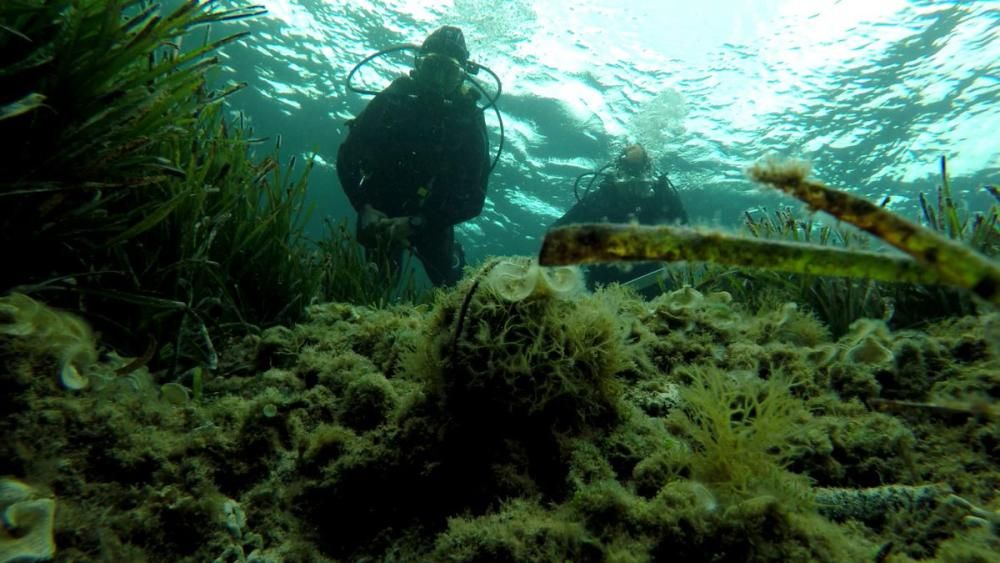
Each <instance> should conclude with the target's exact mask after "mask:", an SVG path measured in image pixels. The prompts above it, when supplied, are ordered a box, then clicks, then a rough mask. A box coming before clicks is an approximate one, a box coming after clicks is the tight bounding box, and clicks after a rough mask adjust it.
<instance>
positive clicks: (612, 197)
mask: <svg viewBox="0 0 1000 563" xmlns="http://www.w3.org/2000/svg"><path fill="white" fill-rule="evenodd" d="M587 175H593V177H592V178H591V181H590V184H588V188H589V189H587V190H586V191H585V193H584V194H583V196H582V197H581V196H580V195H579V192H578V191H577V190H578V188H579V185H580V180H581V179H583V177H585V176H587ZM598 178H600V182H599V183H598V186H597V188H593V183H594V181H595V180H596V179H598ZM573 191H574V193H575V194H576V195H577V202H576V204H575V205H573V207H571V208H570V210H569V211H567V212H566V214H565V215H563V216H562V217H561V218H559V220H557V221H556V222H555V223H553V224H552V226H553V227H559V226H562V225H568V224H572V223H639V224H641V225H658V224H665V223H666V224H671V223H687V222H688V217H687V212H686V211H685V210H684V205H683V204H682V203H681V198H680V196H679V195H678V194H677V189H676V188H675V187H674V185H673V184H672V183H671V182H670V179H669V178H667V176H666V175H665V174H657V173H656V172H655V171H654V170H653V162H652V159H650V158H649V154H648V153H647V152H646V150H645V149H644V148H643V147H642V145H639V144H638V143H635V144H630V145H628V146H626V147H625V148H624V149H623V150H622V152H621V154H619V155H618V158H617V159H615V161H614V162H612V163H610V164H607V165H605V166H603V167H602V168H601V169H599V170H596V171H594V172H588V173H585V174H581V175H580V176H578V177H577V179H576V182H575V184H574V186H573ZM658 269H660V265H659V264H636V265H633V266H631V267H628V268H622V267H620V266H616V265H605V264H599V265H594V266H589V267H587V268H586V269H585V274H586V278H587V287H588V288H590V289H594V288H596V287H597V286H600V285H607V284H609V283H612V282H618V283H626V282H629V281H631V280H634V279H636V278H639V277H641V276H643V275H645V274H650V273H652V272H654V271H656V270H658Z"/></svg>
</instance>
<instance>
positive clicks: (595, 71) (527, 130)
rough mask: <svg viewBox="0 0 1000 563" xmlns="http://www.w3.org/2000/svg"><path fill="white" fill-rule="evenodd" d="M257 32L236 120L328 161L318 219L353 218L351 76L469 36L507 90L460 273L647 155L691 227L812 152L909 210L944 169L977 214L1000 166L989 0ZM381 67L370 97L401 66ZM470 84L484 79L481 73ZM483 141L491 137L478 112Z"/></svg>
mask: <svg viewBox="0 0 1000 563" xmlns="http://www.w3.org/2000/svg"><path fill="white" fill-rule="evenodd" d="M261 4H263V5H264V6H266V7H267V8H268V10H269V13H268V15H266V16H265V17H263V18H261V19H255V20H253V21H252V22H246V23H245V24H244V25H246V26H252V28H253V30H254V34H253V36H251V37H249V38H248V39H246V40H245V42H243V43H242V45H241V46H239V47H235V48H233V49H230V50H228V51H227V52H228V53H229V55H230V56H229V58H228V61H227V65H228V66H229V67H230V69H231V74H230V76H229V77H230V78H232V79H238V80H248V81H249V82H250V85H251V88H250V89H249V90H248V91H246V92H243V93H240V94H239V95H238V96H237V97H236V98H235V99H234V102H233V105H234V107H236V108H238V109H246V110H247V112H248V113H249V114H251V115H253V116H254V118H255V119H256V124H257V127H258V132H259V133H262V134H269V135H274V134H276V133H278V132H281V133H282V134H283V136H284V141H285V142H286V143H287V144H290V145H291V146H293V147H295V149H297V150H300V151H302V152H303V153H307V152H310V151H317V152H318V154H319V155H320V157H321V158H322V159H323V161H324V162H325V163H327V164H326V166H324V167H321V168H320V169H319V170H317V171H316V172H315V175H316V180H315V181H314V182H313V184H312V186H311V190H312V195H313V197H314V198H315V199H316V200H317V201H318V202H319V204H320V205H319V207H318V209H317V221H318V218H319V217H320V216H324V215H330V216H334V217H341V216H351V215H353V212H352V210H351V209H350V207H349V205H348V204H347V201H346V199H345V198H344V197H343V196H342V195H341V193H340V190H339V187H338V185H337V180H336V177H335V175H334V173H333V171H332V163H333V161H334V160H335V158H336V148H337V146H338V145H339V143H340V141H341V140H342V139H343V138H344V136H345V135H346V127H345V126H344V122H345V121H346V120H347V119H349V118H350V117H352V116H353V115H355V114H357V113H358V112H360V110H361V109H362V108H363V107H364V104H366V103H367V101H368V98H367V97H365V96H360V95H358V94H354V93H351V92H348V91H347V89H346V87H345V78H346V76H347V73H348V72H349V71H350V70H351V68H352V67H353V66H354V65H355V64H356V63H357V62H358V61H360V60H361V59H362V58H363V57H365V56H367V55H370V54H372V53H374V52H375V51H378V50H380V49H384V48H386V47H389V46H393V45H397V44H402V43H416V44H419V43H420V42H421V41H422V40H423V38H424V37H425V36H426V35H427V34H428V33H429V32H430V31H432V30H434V29H436V28H437V27H439V26H441V25H456V26H459V27H461V28H462V29H463V31H464V32H465V36H466V41H467V43H468V45H469V49H470V51H471V58H472V60H474V61H476V62H479V63H481V64H484V65H486V66H487V67H489V68H491V69H492V70H493V71H495V72H496V73H497V74H498V75H499V76H500V78H501V80H502V81H503V88H504V93H503V95H502V96H501V99H500V102H499V106H500V108H501V110H502V113H503V119H504V123H505V125H506V142H505V147H504V154H503V156H502V158H501V161H500V165H499V166H498V167H497V169H496V171H495V172H494V174H493V176H492V177H491V180H490V193H489V196H488V200H487V203H486V209H485V211H484V213H483V214H482V215H481V216H480V217H479V218H477V219H475V220H473V221H471V222H469V223H466V224H465V225H463V226H461V227H460V229H459V233H460V237H461V238H462V240H463V244H465V246H466V252H467V253H468V254H469V256H470V258H472V260H473V261H475V260H476V259H480V258H482V257H485V256H488V255H490V254H518V253H525V254H530V253H533V252H535V251H536V250H537V248H538V244H539V241H540V237H541V235H542V234H543V233H544V230H545V227H546V226H548V225H549V224H551V222H553V221H554V220H555V219H557V218H558V217H559V216H560V215H561V214H562V213H563V212H565V210H566V209H568V208H569V207H570V205H571V204H572V203H573V201H574V200H573V190H572V183H573V180H574V179H575V177H576V176H577V175H578V174H580V173H582V172H585V171H588V170H592V169H595V168H597V167H600V166H601V165H603V164H605V163H607V162H609V161H610V160H611V158H612V157H613V156H614V155H615V154H617V150H619V148H620V146H621V145H623V144H624V142H625V141H626V140H628V141H639V142H642V143H644V144H645V146H646V147H647V149H648V150H650V152H651V153H652V155H653V156H654V159H655V163H656V166H657V167H658V168H659V169H660V170H661V171H663V172H666V173H668V174H669V175H670V177H671V178H672V179H673V181H674V183H675V184H676V185H677V186H678V188H679V189H681V190H682V193H683V198H684V202H685V205H686V206H687V208H688V210H689V213H690V214H691V215H692V217H693V219H694V222H696V223H705V222H709V223H715V224H721V225H735V224H737V223H738V222H740V221H741V214H742V212H743V211H744V210H745V209H747V208H754V207H759V206H770V207H775V206H776V205H780V204H782V203H787V202H789V201H790V200H787V199H780V198H778V197H776V196H774V195H773V194H770V193H768V194H761V193H758V190H757V189H756V188H755V187H754V186H753V185H752V184H751V183H749V182H748V181H747V180H746V178H745V173H744V170H745V168H746V167H747V166H748V165H749V164H751V163H753V162H754V161H756V160H758V159H760V158H762V157H763V156H766V155H768V154H780V155H782V156H787V157H799V158H805V159H807V160H809V161H810V162H812V164H813V168H814V170H815V173H816V174H817V176H819V177H822V178H824V180H825V181H827V183H829V184H830V185H832V186H838V187H842V188H844V189H849V190H852V191H855V192H856V193H859V194H861V195H864V196H865V197H868V198H869V199H871V200H876V201H877V200H881V199H882V198H883V197H885V196H886V195H892V196H893V201H892V203H891V206H892V208H894V209H898V210H899V211H901V212H903V213H907V214H910V215H911V216H914V215H915V213H916V211H917V208H916V195H917V193H918V192H919V191H928V190H931V189H933V186H934V185H935V182H936V176H937V166H936V161H937V159H938V158H939V157H940V156H941V155H946V156H947V157H948V158H949V166H950V171H951V175H952V177H953V180H954V186H955V189H956V190H958V191H959V192H960V193H961V194H962V197H960V198H958V199H960V200H962V201H963V202H965V203H966V204H967V205H970V206H972V208H973V209H981V208H983V207H985V206H987V205H988V203H989V197H988V196H987V195H986V194H984V193H982V192H981V189H980V186H981V184H983V183H985V182H988V181H991V180H990V179H991V175H992V177H995V171H996V170H997V168H998V167H1000V143H998V142H997V140H996V135H995V131H997V130H1000V109H998V105H997V103H996V101H997V100H998V99H1000V82H998V80H997V78H996V77H997V75H998V74H1000V68H998V63H997V61H998V60H1000V31H998V30H1000V3H997V2H988V1H986V2H982V1H981V2H936V1H907V0H890V1H885V2H866V1H863V0H849V1H841V2H808V3H803V2H794V1H780V0H764V1H750V0H709V1H707V2H698V3H692V4H688V3H678V2H654V1H648V2H643V1H638V2H628V3H618V2H610V1H605V2H602V1H593V0H585V1H581V2H577V1H572V2H571V1H565V2H564V1H552V2H529V1H526V0H515V1H511V2H504V3H503V8H502V9H497V7H496V5H495V4H494V3H493V2H489V1H479V0H456V1H453V2H449V1H435V2H406V1H389V2H346V1H321V0H264V1H263V2H261ZM411 62H412V61H411V60H410V58H409V56H407V55H401V54H398V53H397V54H394V55H389V56H386V57H383V58H381V59H377V60H376V61H375V64H372V65H367V66H366V67H364V68H363V71H362V72H361V73H360V74H359V78H360V80H358V82H359V83H360V84H363V85H365V86H367V87H369V88H373V89H376V90H377V89H379V88H380V87H381V86H383V85H385V84H387V83H388V82H389V81H390V80H391V79H392V78H393V77H395V76H397V75H399V74H401V73H405V72H406V71H407V70H408V69H409V68H410V64H411ZM480 79H481V80H482V81H483V82H484V83H486V84H487V85H490V80H488V79H487V78H485V77H480ZM487 123H488V125H490V131H491V144H492V146H493V148H494V149H495V148H496V144H497V141H498V129H497V123H496V119H495V117H494V116H493V114H492V112H488V113H487Z"/></svg>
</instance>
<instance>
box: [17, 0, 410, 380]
mask: <svg viewBox="0 0 1000 563" xmlns="http://www.w3.org/2000/svg"><path fill="white" fill-rule="evenodd" d="M262 12H263V9H262V8H261V7H259V6H244V7H236V8H230V9H219V8H218V7H216V5H215V3H213V2H208V1H202V0H187V1H185V2H182V3H180V5H179V6H178V7H177V8H176V9H175V10H173V11H171V12H168V13H161V6H160V5H159V4H157V3H152V2H148V1H145V0H10V1H9V2H6V1H5V2H4V3H3V4H2V6H0V53H2V54H0V134H2V136H3V137H4V138H5V139H10V140H16V142H13V143H10V144H9V146H8V148H7V149H6V150H5V151H4V152H3V153H0V206H2V208H3V209H4V213H3V217H2V219H0V238H2V240H3V241H4V245H5V249H6V254H5V257H6V260H7V262H6V264H7V267H4V268H2V269H0V290H3V291H8V290H11V289H13V288H17V289H18V291H21V292H24V293H31V294H35V295H38V296H40V297H41V298H43V299H44V300H45V301H47V302H50V303H55V304H59V305H61V306H63V307H66V308H69V309H74V310H79V311H82V312H83V313H84V314H85V315H86V316H87V317H88V318H89V319H90V320H91V322H93V323H95V324H96V326H97V328H98V329H99V330H100V331H101V332H102V334H103V335H104V337H105V339H106V340H109V341H110V342H112V343H114V344H115V345H116V346H118V347H121V348H123V349H125V350H130V351H132V352H134V353H138V352H139V351H141V350H144V349H146V348H147V347H148V346H149V345H150V343H153V346H156V347H157V348H158V350H159V351H160V356H161V357H162V358H163V359H171V360H172V361H173V362H174V363H176V362H177V361H178V360H181V359H186V361H187V362H194V363H197V364H204V365H206V366H208V367H214V366H215V363H216V362H215V352H214V345H213V341H217V340H219V339H220V338H222V337H225V336H227V335H231V334H244V333H247V332H257V331H259V330H260V329H261V328H263V327H267V326H270V325H274V324H278V323H288V322H292V321H294V320H297V319H299V318H301V316H302V313H303V311H304V310H305V307H306V306H307V305H308V304H309V303H310V302H312V301H313V300H315V299H321V298H324V297H328V298H338V299H344V300H353V301H355V302H361V303H376V302H382V303H386V302H388V300H389V298H388V297H387V296H389V295H390V293H391V291H392V290H393V288H394V287H395V282H396V281H397V280H398V278H399V276H398V274H397V273H395V272H392V271H389V270H387V269H382V270H381V271H380V272H377V275H371V272H370V269H369V268H367V264H366V263H365V262H364V260H363V258H359V251H358V250H357V249H356V244H355V243H354V241H353V239H350V240H344V239H343V238H332V239H331V242H327V243H325V244H323V245H321V246H319V247H317V246H316V245H315V244H313V243H311V242H310V241H307V240H306V238H305V236H304V234H303V228H304V225H305V221H306V220H307V218H308V209H307V206H306V185H307V184H306V179H307V176H308V174H309V171H310V169H311V167H312V162H311V159H310V160H309V161H307V162H305V163H304V165H302V166H299V167H298V169H296V166H295V161H296V157H295V156H291V157H290V158H287V160H286V159H285V158H283V157H282V155H281V146H280V145H281V143H280V138H279V140H278V142H277V143H275V145H274V148H273V150H271V151H269V152H267V153H266V154H265V155H264V156H263V157H259V156H257V154H256V151H255V150H254V148H255V145H256V140H254V139H252V138H251V137H252V131H251V130H250V129H249V127H248V126H246V125H245V124H244V118H243V116H242V115H238V116H234V115H227V109H226V105H225V104H226V99H227V97H229V96H230V95H232V94H233V93H235V92H238V91H239V90H240V89H241V88H242V87H243V86H244V85H243V84H238V83H237V84H226V85H221V86H218V87H216V86H214V85H213V80H212V77H213V72H214V70H215V69H216V68H217V67H218V64H219V59H218V56H217V53H218V50H219V49H220V48H222V47H223V46H225V45H226V44H228V43H231V42H233V41H237V40H239V39H240V38H242V37H243V36H244V35H245V34H246V32H242V33H235V34H228V35H223V36H221V37H219V38H213V31H214V30H215V29H223V28H224V27H225V26H224V25H219V24H222V23H223V22H226V21H228V20H235V19H242V18H248V17H252V16H255V15H258V14H261V13H262ZM213 25H215V26H217V27H213ZM375 279H377V280H379V283H370V282H371V281H372V280H375ZM344 280H355V281H356V282H357V283H355V284H354V285H353V286H351V285H348V284H344V283H342V282H343V281H344ZM385 280H388V281H385ZM334 290H336V292H335V291H334Z"/></svg>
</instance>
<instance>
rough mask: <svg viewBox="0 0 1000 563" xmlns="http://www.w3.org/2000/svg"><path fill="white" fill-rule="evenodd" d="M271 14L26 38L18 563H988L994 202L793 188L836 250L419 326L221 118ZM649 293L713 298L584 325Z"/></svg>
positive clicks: (470, 312)
mask: <svg viewBox="0 0 1000 563" xmlns="http://www.w3.org/2000/svg"><path fill="white" fill-rule="evenodd" d="M261 13H262V9H261V8H259V7H255V6H242V7H240V6H236V7H234V5H233V4H225V5H222V4H217V3H214V2H206V1H187V2H180V3H177V4H176V5H173V4H172V5H170V6H169V7H167V6H161V5H159V4H157V3H153V2H147V1H138V0H134V1H131V0H5V1H4V2H3V3H2V4H0V134H2V136H3V138H5V139H14V140H16V141H17V142H16V143H14V144H7V148H5V149H4V151H0V236H2V246H0V248H2V256H3V262H4V263H3V267H0V292H2V293H0V515H2V518H0V563H7V562H14V561H41V560H55V561H192V562H195V561H219V562H249V561H254V562H259V563H261V562H271V561H274V562H278V561H302V562H316V561H491V562H492V561H512V562H513V561H621V562H632V561H636V562H638V561H829V562H844V561H868V562H876V561H896V562H910V561H954V562H988V561H996V560H997V553H1000V512H998V510H1000V409H998V407H997V403H996V402H997V399H998V397H1000V312H998V311H997V308H996V302H997V300H998V299H997V296H998V295H1000V289H998V288H997V286H995V285H994V281H995V280H996V278H995V275H996V272H997V270H998V268H1000V266H998V261H997V255H998V252H1000V227H998V224H1000V218H998V212H1000V202H998V204H996V205H993V206H992V207H991V208H989V209H987V210H986V211H982V212H979V213H978V214H976V213H972V214H969V213H966V212H965V211H964V208H963V207H962V206H961V205H960V202H958V201H956V198H957V196H956V195H955V194H953V193H952V189H951V186H950V183H949V177H948V172H947V165H946V162H945V161H944V160H942V161H941V167H942V169H941V175H940V179H939V185H938V186H937V190H936V192H931V191H930V190H928V194H929V195H928V196H922V197H921V202H922V204H923V205H922V208H921V216H919V217H913V218H904V217H900V216H899V215H896V214H891V213H889V211H888V209H887V208H886V206H885V205H884V204H885V202H883V205H881V206H880V205H877V204H873V203H868V202H863V200H862V201H860V202H859V201H858V200H856V199H850V200H848V199H846V196H845V198H843V199H842V198H841V197H840V196H839V195H837V194H839V193H841V192H838V191H835V190H830V188H827V187H826V186H822V184H821V183H820V182H819V180H815V179H812V178H810V177H809V175H808V170H806V169H804V168H803V167H802V166H800V165H795V164H789V163H774V162H770V161H765V163H762V164H758V165H756V166H755V167H754V168H753V169H752V170H751V172H750V176H751V179H753V180H755V181H758V182H762V183H764V184H768V185H773V186H775V187H777V188H779V189H782V190H786V189H787V190H788V191H792V192H794V191H796V190H799V191H800V192H801V193H802V194H805V195H802V196H801V197H803V198H806V197H811V196H810V194H811V195H812V196H815V194H817V193H819V194H825V195H822V197H820V196H816V198H814V199H810V200H807V203H808V204H809V205H810V206H811V207H812V208H813V209H817V210H820V209H822V210H827V211H829V212H830V213H832V214H834V215H836V216H837V217H840V218H841V220H842V221H843V223H840V222H833V221H830V220H829V219H827V218H826V217H827V216H825V215H820V214H811V215H802V216H799V215H798V214H797V213H796V212H793V211H791V210H790V209H783V208H782V209H777V210H775V211H773V212H768V213H757V214H748V215H747V222H746V225H745V229H744V230H743V231H742V232H740V233H733V232H728V233H722V232H718V231H714V230H707V229H703V228H690V229H676V228H665V230H663V229H653V230H647V229H645V228H638V227H636V226H634V225H633V226H629V225H607V224H597V225H589V226H587V227H585V228H583V227H573V228H571V229H569V230H562V231H552V232H550V233H549V236H550V237H551V238H550V239H548V240H546V241H545V244H544V245H543V248H542V252H541V255H540V256H539V257H538V258H535V257H527V256H506V255H498V256H493V257H491V258H489V259H487V260H485V261H483V262H482V263H480V264H477V265H473V266H470V267H468V268H467V269H466V274H465V276H464V278H463V279H462V280H461V281H460V282H459V283H458V284H457V285H455V286H454V287H449V288H443V289H437V290H435V291H434V292H433V293H432V294H429V295H423V296H420V295H418V294H417V290H416V289H415V286H414V284H413V280H412V277H409V278H408V277H407V274H405V273H403V272H400V271H395V270H393V268H392V267H391V265H390V264H375V265H372V264H369V263H368V262H367V261H366V260H365V256H364V254H363V253H362V252H361V251H360V249H359V247H358V245H357V244H356V243H355V241H354V238H353V236H352V235H351V232H350V229H349V227H348V225H347V223H346V222H341V223H338V222H337V221H335V220H330V221H329V222H328V225H327V229H326V231H325V234H324V236H323V237H322V238H320V239H318V240H314V239H312V238H310V237H308V236H306V233H305V230H304V229H305V227H304V225H305V221H306V219H307V217H308V213H309V212H310V210H309V208H308V205H307V200H306V197H305V194H306V190H307V186H308V181H309V178H310V173H311V171H312V170H313V167H314V166H315V161H314V160H313V159H302V158H301V157H299V158H295V157H294V156H293V155H288V154H285V153H283V152H282V150H283V148H282V142H281V141H280V140H279V139H277V138H275V139H267V140H264V139H259V138H256V137H255V136H254V132H253V131H252V128H251V127H250V125H249V123H251V122H252V119H251V117H252V116H249V115H243V114H241V113H240V112H239V111H238V110H236V109H234V107H233V105H232V104H231V101H230V100H231V98H232V96H233V94H235V93H236V92H238V91H240V90H241V88H242V85H241V84H240V83H228V84H223V83H219V81H218V80H217V78H216V76H215V73H216V71H218V67H219V65H220V60H221V59H220V58H219V57H220V56H221V53H223V52H225V49H226V48H227V47H231V46H232V45H235V44H237V43H238V42H239V41H241V40H243V39H244V38H245V37H246V36H245V35H244V33H245V32H243V31H241V32H238V33H231V32H227V31H226V30H227V24H228V23H230V22H233V21H235V20H239V21H241V22H244V23H246V22H249V23H248V26H249V27H248V28H249V29H250V33H253V29H254V27H253V22H254V21H255V18H257V17H259V16H260V15H261ZM816 186H822V189H820V188H816ZM985 189H986V190H987V191H989V192H990V193H991V194H993V195H994V197H996V196H997V192H996V188H995V187H993V186H986V188H985ZM821 200H822V201H821ZM823 202H826V203H830V202H833V203H831V204H830V205H827V204H826V203H823ZM838 202H839V203H838ZM838 205H839V207H838ZM848 223H853V224H855V225H857V227H858V228H857V229H855V228H853V227H849V226H847V224H848ZM907 229H909V230H907ZM864 231H867V233H866V232H864ZM900 233H907V234H905V236H903V235H900ZM557 243H558V244H557ZM897 243H898V244H897ZM888 245H895V246H897V247H898V248H900V249H901V250H902V252H896V251H891V250H889V249H888V248H887V246H888ZM633 259H635V260H648V259H655V260H658V261H670V260H685V261H686V262H681V263H670V264H667V265H666V266H665V271H664V272H663V276H662V278H661V281H660V288H659V291H657V292H656V295H655V296H653V297H649V296H640V295H639V294H638V293H637V292H635V291H634V290H633V289H632V288H630V287H625V286H619V285H611V286H608V287H603V288H600V289H598V290H596V291H593V292H591V291H588V290H587V289H585V284H584V281H583V277H582V274H581V269H580V266H579V265H578V264H580V263H590V262H594V261H597V260H616V261H618V260H633ZM540 263H541V264H549V265H546V266H542V265H539V264H540Z"/></svg>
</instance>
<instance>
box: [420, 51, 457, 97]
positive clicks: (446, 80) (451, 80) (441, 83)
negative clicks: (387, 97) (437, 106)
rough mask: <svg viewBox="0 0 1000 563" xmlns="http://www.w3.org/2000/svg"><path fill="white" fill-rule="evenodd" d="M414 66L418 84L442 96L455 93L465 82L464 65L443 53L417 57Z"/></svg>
mask: <svg viewBox="0 0 1000 563" xmlns="http://www.w3.org/2000/svg"><path fill="white" fill-rule="evenodd" d="M413 66H414V67H415V68H416V70H417V74H416V80H417V82H419V83H420V84H421V85H422V86H423V87H424V88H426V89H428V90H430V91H432V92H437V93H438V94H441V95H447V94H450V93H452V92H454V91H455V90H457V89H458V87H459V86H461V85H462V82H463V81H464V80H465V69H463V68H462V63H460V62H459V61H458V60H457V59H454V58H452V57H449V56H448V55H443V54H441V53H433V52H432V53H421V54H419V55H417V56H416V59H415V60H414V64H413Z"/></svg>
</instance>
